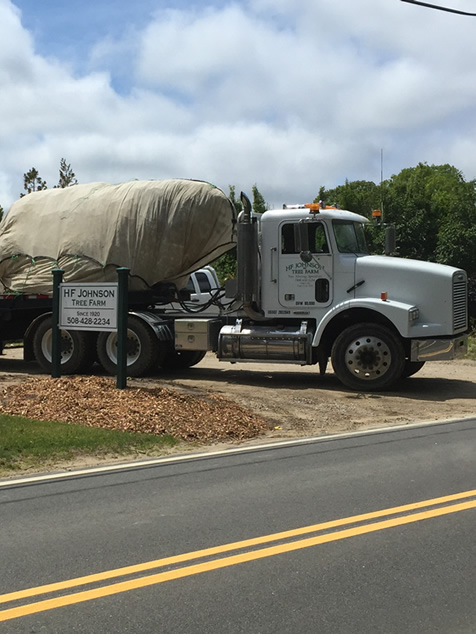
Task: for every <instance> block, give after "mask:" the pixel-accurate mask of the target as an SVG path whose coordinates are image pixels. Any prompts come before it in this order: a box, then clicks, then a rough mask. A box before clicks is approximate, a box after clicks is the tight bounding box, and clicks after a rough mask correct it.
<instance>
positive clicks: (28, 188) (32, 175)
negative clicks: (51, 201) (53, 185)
mask: <svg viewBox="0 0 476 634" xmlns="http://www.w3.org/2000/svg"><path fill="white" fill-rule="evenodd" d="M23 189H24V190H25V191H24V192H22V193H21V194H20V198H23V196H26V195H27V194H31V193H32V192H36V191H40V190H42V189H48V186H47V184H46V181H44V180H43V179H42V178H41V177H40V175H39V173H38V170H37V169H36V168H35V167H32V168H31V169H30V170H28V172H26V173H25V174H24V175H23Z"/></svg>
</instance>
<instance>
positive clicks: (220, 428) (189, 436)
mask: <svg viewBox="0 0 476 634" xmlns="http://www.w3.org/2000/svg"><path fill="white" fill-rule="evenodd" d="M0 412H2V413H4V414H12V415H16V416H25V417H27V418H33V419H35V420H47V421H49V420H51V421H61V422H65V423H76V424H80V425H85V426H88V427H101V428H105V429H117V430H123V431H128V432H135V433H147V434H157V435H164V434H170V435H172V436H174V437H175V438H181V439H183V440H189V441H198V442H205V441H207V442H209V441H219V440H245V439H247V438H253V437H255V436H257V435H259V434H262V433H264V432H266V431H267V430H268V429H269V424H268V423H267V422H266V421H265V420H263V419H261V418H259V417H258V416H255V415H254V414H250V413H249V412H247V411H245V410H244V409H243V408H241V407H240V406H239V405H236V404H234V403H232V402H230V401H227V400H226V399H224V398H222V397H221V396H217V395H213V394H206V395H204V396H195V395H190V394H187V393H181V392H178V391H175V390H171V389H167V388H161V387H156V388H142V387H140V388H134V387H128V388H127V389H125V390H118V389H117V388H116V387H115V380H111V379H108V378H103V377H95V376H92V377H85V376H75V377H64V378H61V379H51V378H47V377H41V378H36V379H31V380H29V381H26V382H24V383H21V384H19V385H12V386H9V387H7V388H5V389H4V390H3V392H2V394H1V396H0Z"/></svg>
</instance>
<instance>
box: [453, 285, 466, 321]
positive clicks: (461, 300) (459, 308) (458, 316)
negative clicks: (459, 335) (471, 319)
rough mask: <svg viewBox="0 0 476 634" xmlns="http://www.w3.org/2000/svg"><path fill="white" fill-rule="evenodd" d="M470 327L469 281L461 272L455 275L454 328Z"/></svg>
mask: <svg viewBox="0 0 476 634" xmlns="http://www.w3.org/2000/svg"><path fill="white" fill-rule="evenodd" d="M467 327H468V283H467V281H466V277H465V276H463V275H462V274H461V273H456V274H455V275H454V276H453V330H454V331H457V330H462V329H463V330H466V328H467Z"/></svg>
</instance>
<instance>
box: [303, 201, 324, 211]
mask: <svg viewBox="0 0 476 634" xmlns="http://www.w3.org/2000/svg"><path fill="white" fill-rule="evenodd" d="M304 207H307V208H308V209H310V210H311V211H319V210H320V209H321V206H320V204H319V203H307V204H306V205H304Z"/></svg>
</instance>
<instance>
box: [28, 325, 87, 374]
mask: <svg viewBox="0 0 476 634" xmlns="http://www.w3.org/2000/svg"><path fill="white" fill-rule="evenodd" d="M52 347H53V329H52V319H51V317H49V318H47V319H44V320H43V321H42V322H41V323H40V325H39V326H38V328H37V329H36V331H35V334H34V335H33V353H34V355H35V359H36V360H37V361H38V363H39V364H40V366H41V367H42V368H43V370H46V372H51V369H52ZM93 355H94V345H93V341H92V339H91V333H88V332H81V331H78V330H62V331H61V374H77V373H78V372H82V371H83V370H85V369H86V368H87V367H88V366H90V365H91V364H92V361H93V358H94V357H93Z"/></svg>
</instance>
